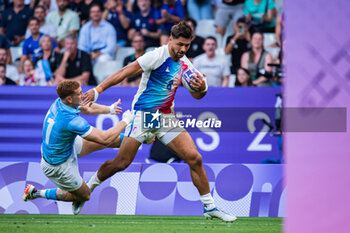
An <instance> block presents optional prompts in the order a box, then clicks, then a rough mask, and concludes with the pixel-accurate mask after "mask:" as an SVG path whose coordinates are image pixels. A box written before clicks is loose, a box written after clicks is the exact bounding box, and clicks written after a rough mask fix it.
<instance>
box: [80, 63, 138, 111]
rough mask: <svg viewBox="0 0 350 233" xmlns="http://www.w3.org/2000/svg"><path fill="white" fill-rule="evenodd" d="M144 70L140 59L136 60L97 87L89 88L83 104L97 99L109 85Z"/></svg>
mask: <svg viewBox="0 0 350 233" xmlns="http://www.w3.org/2000/svg"><path fill="white" fill-rule="evenodd" d="M142 72H143V70H142V68H141V66H140V65H139V63H138V61H134V62H133V63H130V64H129V65H127V66H125V67H124V68H122V69H120V70H118V71H117V72H115V73H114V74H112V75H111V76H109V77H108V78H107V79H105V80H104V81H103V82H102V83H100V84H99V85H98V86H97V87H96V88H94V89H90V90H88V91H87V92H86V93H85V94H84V99H85V100H84V102H83V103H82V106H84V105H87V104H88V103H90V102H91V101H96V100H97V97H98V95H99V94H101V93H102V92H103V91H105V90H107V89H108V88H109V87H111V86H114V85H116V84H118V83H120V82H121V81H123V80H124V79H125V78H127V77H133V76H137V75H140V74H141V73H142Z"/></svg>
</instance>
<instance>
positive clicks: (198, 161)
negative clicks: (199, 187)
mask: <svg viewBox="0 0 350 233" xmlns="http://www.w3.org/2000/svg"><path fill="white" fill-rule="evenodd" d="M187 158H188V159H187V160H186V162H187V163H188V165H189V166H190V167H197V166H202V156H201V155H200V154H199V152H192V153H191V154H189V155H188V156H187Z"/></svg>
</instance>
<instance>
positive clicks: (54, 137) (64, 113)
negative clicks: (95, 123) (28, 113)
mask: <svg viewBox="0 0 350 233" xmlns="http://www.w3.org/2000/svg"><path fill="white" fill-rule="evenodd" d="M79 112H80V111H79V110H78V109H74V108H71V107H69V106H67V105H65V104H63V103H62V102H61V99H60V98H57V99H56V101H55V102H54V103H53V104H52V105H51V107H50V109H49V111H48V112H47V114H46V117H45V120H44V125H43V143H42V154H43V156H44V159H45V161H46V162H48V163H49V164H53V165H56V164H61V163H64V162H65V161H66V160H67V159H68V158H69V156H70V155H71V154H72V151H73V144H74V140H75V138H76V136H77V135H80V136H82V137H86V136H87V135H89V134H90V132H91V131H92V127H91V126H90V124H89V123H88V122H87V121H86V120H85V119H84V118H82V117H80V116H79Z"/></svg>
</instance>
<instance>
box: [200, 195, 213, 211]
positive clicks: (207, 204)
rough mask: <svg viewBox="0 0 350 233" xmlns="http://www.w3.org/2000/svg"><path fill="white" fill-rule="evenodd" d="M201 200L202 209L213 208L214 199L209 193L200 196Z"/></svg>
mask: <svg viewBox="0 0 350 233" xmlns="http://www.w3.org/2000/svg"><path fill="white" fill-rule="evenodd" d="M200 199H201V202H202V203H203V206H204V209H206V210H212V209H214V208H215V204H214V199H213V197H212V196H211V194H210V193H208V194H205V195H201V196H200Z"/></svg>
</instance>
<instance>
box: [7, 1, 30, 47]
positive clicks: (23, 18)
mask: <svg viewBox="0 0 350 233" xmlns="http://www.w3.org/2000/svg"><path fill="white" fill-rule="evenodd" d="M32 15H33V10H32V9H30V8H29V6H25V5H24V0H13V7H10V8H8V9H7V10H5V11H4V12H3V13H2V15H1V20H0V34H5V35H6V37H7V38H8V39H9V40H10V41H11V42H12V45H13V46H17V45H19V44H20V43H21V42H22V41H23V40H24V39H25V32H26V28H27V25H28V20H29V18H30V17H31V16H32Z"/></svg>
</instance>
